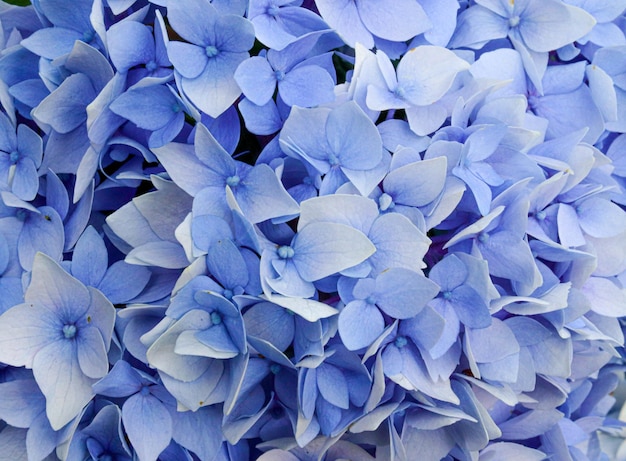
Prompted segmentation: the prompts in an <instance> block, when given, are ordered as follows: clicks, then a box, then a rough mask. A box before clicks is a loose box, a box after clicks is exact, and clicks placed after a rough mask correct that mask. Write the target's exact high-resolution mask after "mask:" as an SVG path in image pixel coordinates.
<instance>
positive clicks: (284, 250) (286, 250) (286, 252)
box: [276, 245, 295, 259]
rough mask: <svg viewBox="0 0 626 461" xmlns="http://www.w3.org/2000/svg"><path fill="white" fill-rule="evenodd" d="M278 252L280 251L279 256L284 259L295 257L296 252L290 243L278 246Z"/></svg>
mask: <svg viewBox="0 0 626 461" xmlns="http://www.w3.org/2000/svg"><path fill="white" fill-rule="evenodd" d="M276 252H277V253H278V256H279V257H280V258H282V259H290V258H293V255H294V254H295V252H294V251H293V248H291V247H290V246H289V245H283V246H280V247H278V250H276Z"/></svg>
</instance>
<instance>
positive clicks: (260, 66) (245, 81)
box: [235, 32, 335, 107]
mask: <svg viewBox="0 0 626 461" xmlns="http://www.w3.org/2000/svg"><path fill="white" fill-rule="evenodd" d="M320 37H321V34H320V33H316V32H312V33H310V34H307V35H304V36H302V37H300V38H298V40H296V41H294V42H292V43H290V44H289V45H287V46H286V47H285V48H284V49H282V50H280V51H276V50H271V49H270V50H268V52H267V55H266V56H265V57H261V56H253V57H251V58H250V59H247V60H246V61H244V62H242V63H241V64H240V65H239V67H238V68H237V70H236V71H235V80H237V83H238V84H239V86H240V87H241V90H242V91H243V94H244V95H245V96H246V97H247V98H248V99H249V100H250V101H252V102H253V103H254V104H256V105H259V106H263V105H265V104H267V103H268V102H269V101H270V99H271V98H272V96H273V94H274V91H275V90H276V88H277V87H278V95H279V97H280V98H281V99H282V100H283V101H284V102H285V104H287V105H288V106H294V105H296V106H301V107H313V106H317V105H321V104H324V103H328V102H331V101H332V100H333V99H334V98H335V94H334V87H335V82H334V79H333V76H332V75H331V74H329V73H328V72H327V71H326V69H324V67H322V66H320V65H319V64H320V60H321V59H322V57H323V56H321V55H314V56H312V57H310V56H309V55H310V54H311V51H312V49H313V47H314V46H315V44H316V43H317V41H318V40H319V39H320ZM326 57H327V58H330V54H326Z"/></svg>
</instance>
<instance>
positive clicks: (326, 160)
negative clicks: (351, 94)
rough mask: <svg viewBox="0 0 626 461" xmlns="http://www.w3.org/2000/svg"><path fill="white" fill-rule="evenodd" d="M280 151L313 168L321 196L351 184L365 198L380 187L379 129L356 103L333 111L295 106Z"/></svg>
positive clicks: (286, 126)
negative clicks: (319, 185)
mask: <svg viewBox="0 0 626 461" xmlns="http://www.w3.org/2000/svg"><path fill="white" fill-rule="evenodd" d="M280 144H281V148H282V149H283V150H284V151H285V153H287V154H288V155H289V156H292V157H295V158H299V159H301V160H303V161H306V162H307V163H309V164H310V165H311V166H313V167H314V168H315V169H316V170H317V171H318V172H319V173H320V174H323V175H324V179H323V180H322V186H321V190H322V194H323V195H325V194H332V193H334V192H335V191H336V190H337V189H338V188H339V186H341V185H342V184H344V183H346V182H348V181H351V182H352V183H353V184H354V186H355V187H356V188H357V189H358V190H359V192H361V193H362V194H363V195H368V194H369V193H370V192H371V191H372V190H373V189H374V187H375V186H376V184H378V182H379V181H380V179H382V178H381V176H382V175H381V171H379V170H378V169H377V168H376V167H378V166H379V164H380V163H381V161H382V160H383V147H382V140H381V138H380V134H379V133H378V131H377V130H376V126H375V125H374V124H373V123H372V122H371V121H370V120H369V118H368V117H367V115H365V113H364V112H363V111H362V110H361V108H360V107H359V106H358V105H357V104H355V103H354V102H347V103H344V104H342V105H340V106H338V107H336V108H334V109H327V108H322V107H320V108H314V109H300V108H298V107H294V108H293V109H292V111H291V114H290V115H289V118H288V119H287V121H286V122H285V125H284V127H283V129H282V130H281V132H280Z"/></svg>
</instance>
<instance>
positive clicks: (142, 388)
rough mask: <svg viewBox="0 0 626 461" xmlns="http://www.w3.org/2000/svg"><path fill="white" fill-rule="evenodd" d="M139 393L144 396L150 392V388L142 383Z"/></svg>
mask: <svg viewBox="0 0 626 461" xmlns="http://www.w3.org/2000/svg"><path fill="white" fill-rule="evenodd" d="M139 393H140V394H141V395H143V396H146V395H148V394H149V393H150V389H149V387H148V386H147V385H146V384H144V385H143V386H141V390H140V391H139Z"/></svg>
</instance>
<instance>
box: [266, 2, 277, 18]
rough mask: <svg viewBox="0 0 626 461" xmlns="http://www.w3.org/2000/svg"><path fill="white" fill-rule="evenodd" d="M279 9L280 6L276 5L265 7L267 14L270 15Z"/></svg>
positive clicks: (274, 14)
mask: <svg viewBox="0 0 626 461" xmlns="http://www.w3.org/2000/svg"><path fill="white" fill-rule="evenodd" d="M279 9H280V8H278V7H277V6H276V5H270V6H269V7H268V8H267V14H268V15H270V16H276V15H277V14H278V10H279Z"/></svg>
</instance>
